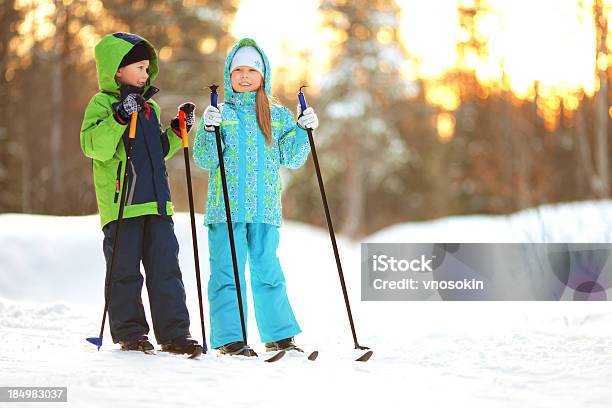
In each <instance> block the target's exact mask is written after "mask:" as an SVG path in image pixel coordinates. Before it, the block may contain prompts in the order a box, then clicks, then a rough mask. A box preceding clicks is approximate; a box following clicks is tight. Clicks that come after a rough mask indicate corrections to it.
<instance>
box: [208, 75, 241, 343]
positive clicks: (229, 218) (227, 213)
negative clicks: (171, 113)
mask: <svg viewBox="0 0 612 408" xmlns="http://www.w3.org/2000/svg"><path fill="white" fill-rule="evenodd" d="M217 88H219V87H218V86H217V85H211V86H210V104H211V105H212V106H214V107H215V108H216V107H217V101H218V97H219V94H218V93H217ZM215 137H216V141H217V155H218V156H219V170H220V173H221V184H222V185H223V200H224V201H225V216H226V218H227V232H228V235H229V241H230V248H231V251H232V265H233V266H234V282H235V283H236V296H237V297H238V311H239V312H240V327H241V329H242V341H243V344H244V349H245V350H248V347H247V336H246V328H245V324H244V311H243V310H242V293H241V291H240V277H239V275H238V261H237V260H236V246H235V244H234V230H233V227H232V214H231V211H230V202H229V194H228V192H227V180H226V177H225V164H224V163H223V150H222V149H221V132H220V130H219V126H215Z"/></svg>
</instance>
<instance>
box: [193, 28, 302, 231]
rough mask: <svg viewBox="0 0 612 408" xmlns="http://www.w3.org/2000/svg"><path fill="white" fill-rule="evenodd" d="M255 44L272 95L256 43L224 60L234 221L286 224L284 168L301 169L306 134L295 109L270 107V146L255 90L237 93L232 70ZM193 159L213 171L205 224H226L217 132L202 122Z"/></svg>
mask: <svg viewBox="0 0 612 408" xmlns="http://www.w3.org/2000/svg"><path fill="white" fill-rule="evenodd" d="M245 45H252V46H253V47H255V48H256V49H257V50H258V51H259V53H260V54H261V56H262V59H263V61H264V64H265V71H264V72H265V78H264V81H265V89H266V92H267V93H268V95H270V90H271V85H270V65H269V62H268V58H267V57H266V55H265V54H264V52H263V51H262V50H261V48H259V46H258V45H257V44H256V43H255V41H253V40H251V39H249V38H245V39H242V40H240V41H239V42H238V43H237V44H236V45H235V46H234V48H232V50H231V51H230V53H229V55H228V56H227V59H226V61H225V72H224V104H223V109H222V121H221V127H220V130H221V147H222V149H223V162H224V164H225V172H226V179H227V188H228V193H229V200H230V209H231V215H232V222H247V223H265V224H273V225H276V226H280V225H281V222H282V203H281V191H282V186H281V177H280V168H281V166H285V167H288V168H291V169H297V168H298V167H300V166H302V165H303V164H304V162H305V161H306V159H307V158H308V154H309V153H310V144H309V142H308V134H307V133H306V131H305V130H304V129H302V128H301V127H299V126H298V125H297V123H296V122H295V119H294V117H293V115H292V114H291V112H290V111H289V110H288V109H287V108H285V107H283V106H280V105H276V104H272V105H271V106H270V111H271V116H272V139H273V140H272V145H271V146H268V145H267V144H266V140H265V136H264V134H263V132H262V131H261V129H260V128H259V124H258V123H257V115H256V106H255V95H256V93H255V92H243V93H237V92H234V91H233V89H232V84H231V79H230V72H229V68H230V65H231V62H232V59H233V58H234V54H235V53H236V51H238V49H239V48H240V47H242V46H245ZM193 158H194V160H195V163H196V164H197V165H198V166H199V167H201V168H203V169H205V170H208V171H209V172H210V175H209V178H208V197H207V200H206V215H205V217H204V223H205V224H206V225H208V224H213V223H220V222H226V217H225V206H224V200H223V187H222V186H221V172H220V167H219V158H218V155H217V143H216V140H215V133H214V132H207V131H206V130H205V129H204V117H202V120H201V122H200V126H199V128H198V132H197V134H196V138H195V142H194V146H193Z"/></svg>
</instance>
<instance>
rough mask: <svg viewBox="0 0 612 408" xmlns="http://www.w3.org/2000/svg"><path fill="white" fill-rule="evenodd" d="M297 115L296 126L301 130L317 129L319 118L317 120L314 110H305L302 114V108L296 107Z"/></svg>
mask: <svg viewBox="0 0 612 408" xmlns="http://www.w3.org/2000/svg"><path fill="white" fill-rule="evenodd" d="M297 115H298V120H297V124H298V126H299V127H301V128H302V129H312V130H315V129H316V128H317V127H319V118H317V114H316V113H315V112H314V109H312V108H306V110H305V111H304V112H302V107H301V106H300V105H298V106H297Z"/></svg>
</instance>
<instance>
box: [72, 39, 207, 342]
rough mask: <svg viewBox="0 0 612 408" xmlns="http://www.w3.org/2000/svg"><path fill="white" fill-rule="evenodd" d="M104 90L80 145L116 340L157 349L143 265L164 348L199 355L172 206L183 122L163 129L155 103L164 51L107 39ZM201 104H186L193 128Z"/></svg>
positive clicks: (99, 53) (101, 61)
mask: <svg viewBox="0 0 612 408" xmlns="http://www.w3.org/2000/svg"><path fill="white" fill-rule="evenodd" d="M95 59H96V70H97V73H98V84H99V89H100V92H98V93H97V94H96V95H94V97H93V98H92V99H91V101H90V102H89V105H88V106H87V109H86V111H85V117H84V120H83V125H82V127H81V148H82V150H83V153H84V154H85V156H87V157H89V158H91V159H93V176H94V184H95V189H96V198H97V201H98V210H99V212H100V217H101V224H102V231H103V232H104V242H103V250H104V256H105V258H106V269H107V282H106V284H107V285H109V284H110V285H112V288H111V292H110V299H109V307H108V316H109V325H110V331H111V335H112V338H113V342H115V343H120V344H121V348H122V349H123V350H140V351H147V350H152V349H153V345H152V344H151V343H150V342H149V340H148V338H147V334H148V332H149V325H148V324H147V321H146V318H145V313H144V308H143V305H142V299H141V291H142V284H143V277H142V274H141V273H140V263H141V262H142V264H143V266H144V269H145V272H146V284H147V292H148V294H149V302H150V305H151V317H152V320H153V330H154V333H155V338H156V340H157V343H158V344H161V346H162V350H163V351H170V352H174V353H179V354H182V353H186V354H192V353H193V352H194V351H195V349H196V348H198V347H201V346H200V345H198V343H197V341H195V340H193V339H191V336H190V334H189V314H188V311H187V306H186V304H185V288H184V286H183V281H182V275H181V270H180V267H179V263H178V250H179V247H178V241H177V239H176V236H175V234H174V223H173V221H172V217H171V215H172V214H173V209H172V203H171V201H170V188H169V186H168V174H167V172H166V165H165V160H167V159H168V158H170V157H172V155H174V153H176V152H177V151H178V150H179V149H180V147H181V143H182V142H181V138H180V130H179V126H178V118H177V117H175V118H174V119H172V121H171V122H170V127H168V128H166V129H165V130H162V127H161V123H160V109H159V106H158V105H157V104H156V103H155V102H154V101H153V100H152V99H150V98H151V97H152V96H153V95H154V94H156V93H157V92H159V89H157V88H156V87H154V86H152V85H151V83H152V82H153V81H154V80H155V78H156V76H157V72H158V66H157V62H158V60H157V53H156V51H155V49H154V48H153V46H152V45H151V44H150V43H149V42H148V41H147V40H145V39H144V38H142V37H139V36H137V35H134V34H130V33H114V34H109V35H106V36H105V37H104V38H102V40H101V41H100V42H99V43H98V44H97V45H96V48H95ZM194 109H195V105H193V104H192V103H189V102H188V103H184V104H182V105H180V106H179V110H183V111H184V112H185V113H186V118H187V121H186V122H187V130H189V129H190V128H191V126H192V125H193V123H194V113H193V111H194ZM135 112H137V113H138V120H137V125H136V138H135V139H134V145H133V149H132V157H131V161H130V168H129V169H128V175H127V180H124V179H123V177H124V166H125V163H126V150H127V145H128V131H129V129H128V128H129V126H128V123H129V119H130V117H131V115H132V113H135ZM124 182H126V183H127V194H126V202H125V208H124V215H123V218H124V219H123V221H122V223H121V239H120V242H119V245H118V247H117V254H116V256H115V269H114V271H113V276H112V282H110V283H109V282H108V273H109V269H110V264H111V258H112V255H113V241H114V238H115V228H116V225H117V214H118V209H119V198H120V192H121V188H122V186H123V183H124Z"/></svg>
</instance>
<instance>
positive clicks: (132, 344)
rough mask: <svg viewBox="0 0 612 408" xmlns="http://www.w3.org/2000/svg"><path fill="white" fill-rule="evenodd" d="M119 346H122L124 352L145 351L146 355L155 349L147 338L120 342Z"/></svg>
mask: <svg viewBox="0 0 612 408" xmlns="http://www.w3.org/2000/svg"><path fill="white" fill-rule="evenodd" d="M119 344H120V345H121V350H124V351H144V352H145V353H146V352H148V351H152V350H154V349H155V347H153V345H152V344H151V343H150V342H149V339H148V338H147V336H140V337H135V338H130V339H126V340H120V341H119Z"/></svg>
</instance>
